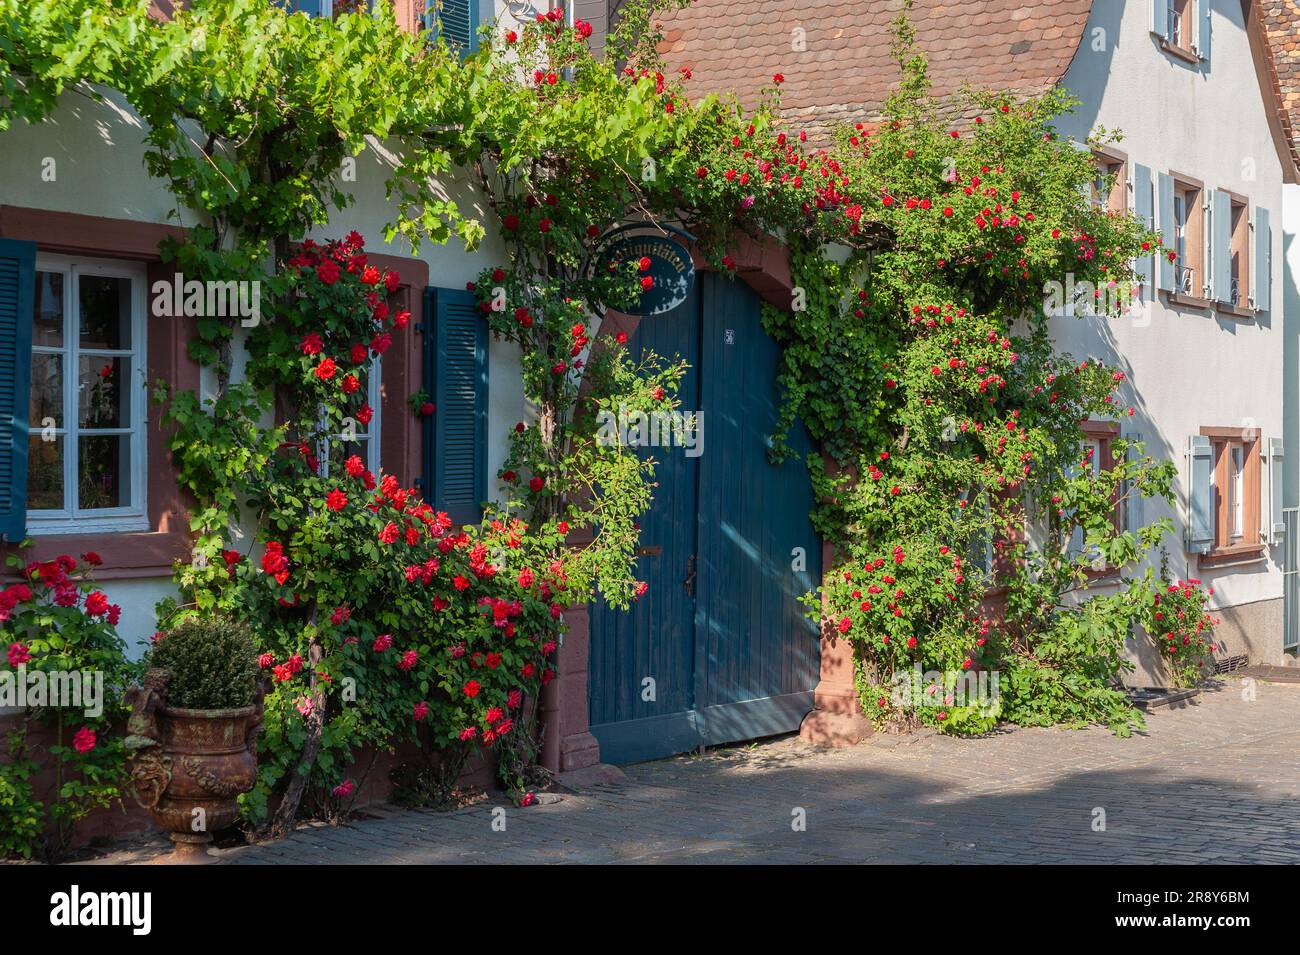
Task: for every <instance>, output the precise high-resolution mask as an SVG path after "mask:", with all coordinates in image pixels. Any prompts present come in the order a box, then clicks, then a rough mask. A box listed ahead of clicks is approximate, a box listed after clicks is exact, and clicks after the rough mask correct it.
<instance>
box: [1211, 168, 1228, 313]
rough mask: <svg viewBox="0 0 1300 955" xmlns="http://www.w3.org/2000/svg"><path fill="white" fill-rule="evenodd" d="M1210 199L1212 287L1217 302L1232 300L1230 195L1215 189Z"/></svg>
mask: <svg viewBox="0 0 1300 955" xmlns="http://www.w3.org/2000/svg"><path fill="white" fill-rule="evenodd" d="M1210 195H1211V197H1212V198H1211V200H1210V219H1211V221H1210V267H1211V268H1212V269H1213V270H1214V271H1213V272H1211V273H1210V274H1211V275H1212V276H1213V278H1212V279H1211V281H1212V283H1213V284H1212V289H1213V294H1214V298H1215V300H1216V301H1219V302H1231V301H1232V197H1231V196H1229V195H1228V194H1227V193H1226V192H1224V191H1223V190H1221V189H1215V190H1214V191H1213V192H1212V193H1211V194H1210Z"/></svg>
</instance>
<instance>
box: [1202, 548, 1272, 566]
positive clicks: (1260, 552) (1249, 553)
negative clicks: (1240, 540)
mask: <svg viewBox="0 0 1300 955" xmlns="http://www.w3.org/2000/svg"><path fill="white" fill-rule="evenodd" d="M1267 549H1268V545H1267V544H1258V543H1257V544H1232V545H1230V546H1228V547H1216V548H1215V549H1214V550H1212V551H1210V552H1209V553H1208V554H1201V555H1199V557H1198V559H1197V562H1198V563H1199V564H1200V566H1202V567H1219V566H1222V565H1225V564H1249V563H1253V562H1255V561H1260V560H1264V553H1265V551H1266V550H1267Z"/></svg>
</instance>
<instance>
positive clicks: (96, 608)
mask: <svg viewBox="0 0 1300 955" xmlns="http://www.w3.org/2000/svg"><path fill="white" fill-rule="evenodd" d="M107 612H108V597H106V596H105V595H104V592H103V591H102V590H96V591H95V592H94V593H93V594H91V595H90V596H89V597H87V598H86V613H88V614H90V615H91V616H92V617H99V616H102V615H103V614H105V613H107Z"/></svg>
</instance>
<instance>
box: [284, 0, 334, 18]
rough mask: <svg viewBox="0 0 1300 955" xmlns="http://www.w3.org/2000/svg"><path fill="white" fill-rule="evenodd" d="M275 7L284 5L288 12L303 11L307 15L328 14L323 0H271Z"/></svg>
mask: <svg viewBox="0 0 1300 955" xmlns="http://www.w3.org/2000/svg"><path fill="white" fill-rule="evenodd" d="M271 2H272V3H274V4H275V5H276V6H277V7H284V9H285V10H287V11H288V12H289V13H305V14H307V16H309V17H324V16H328V15H329V11H328V8H327V5H326V3H325V0H271Z"/></svg>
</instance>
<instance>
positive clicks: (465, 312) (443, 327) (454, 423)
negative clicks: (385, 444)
mask: <svg viewBox="0 0 1300 955" xmlns="http://www.w3.org/2000/svg"><path fill="white" fill-rule="evenodd" d="M424 315H425V328H426V332H425V342H426V348H425V373H424V380H425V386H426V388H428V390H429V393H430V395H431V400H432V401H433V403H434V406H435V410H434V413H433V415H432V416H431V418H432V420H431V421H430V419H429V418H426V419H425V421H426V428H425V465H426V469H425V473H426V475H427V478H426V482H425V486H426V488H428V495H427V496H428V501H429V503H430V504H431V505H433V507H434V509H435V510H439V511H446V512H447V514H448V515H449V516H450V517H451V518H452V520H454V521H456V523H458V524H476V523H478V522H479V520H480V519H481V518H482V516H483V507H482V505H483V500H484V499H485V498H486V497H487V417H488V414H487V400H488V393H487V375H488V355H487V350H488V349H487V323H486V322H485V321H484V320H483V318H482V316H481V314H480V313H479V309H478V300H477V299H475V298H474V296H473V295H472V294H471V293H470V292H467V291H465V290H464V289H444V288H430V289H428V290H426V292H425V307H424Z"/></svg>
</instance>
